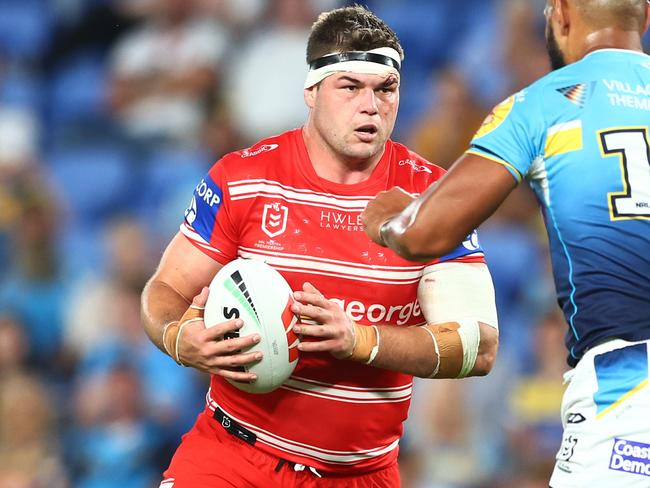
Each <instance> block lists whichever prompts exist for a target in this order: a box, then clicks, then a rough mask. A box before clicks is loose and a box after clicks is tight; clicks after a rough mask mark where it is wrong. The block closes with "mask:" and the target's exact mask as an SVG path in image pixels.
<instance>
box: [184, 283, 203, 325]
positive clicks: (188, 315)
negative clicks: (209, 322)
mask: <svg viewBox="0 0 650 488" xmlns="http://www.w3.org/2000/svg"><path fill="white" fill-rule="evenodd" d="M207 300H208V287H207V286H204V287H203V289H202V290H201V293H199V294H198V295H196V296H195V297H194V299H193V300H192V303H191V304H190V306H189V307H188V308H187V310H185V313H184V314H183V316H182V317H181V319H180V323H181V324H182V323H184V322H189V321H192V322H195V321H197V320H196V319H199V318H202V317H203V311H204V309H205V302H207Z"/></svg>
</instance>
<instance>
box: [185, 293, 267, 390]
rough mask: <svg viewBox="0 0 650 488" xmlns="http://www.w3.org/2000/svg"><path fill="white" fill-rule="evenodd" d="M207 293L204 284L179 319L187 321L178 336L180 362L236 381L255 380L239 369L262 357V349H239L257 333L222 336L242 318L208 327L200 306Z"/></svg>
mask: <svg viewBox="0 0 650 488" xmlns="http://www.w3.org/2000/svg"><path fill="white" fill-rule="evenodd" d="M208 294H209V290H208V288H207V287H204V288H203V290H201V293H199V294H198V295H197V296H195V297H194V300H193V301H192V305H190V307H189V308H188V309H187V311H186V312H185V314H183V317H182V318H181V320H180V324H181V325H182V324H183V322H186V324H185V326H184V327H183V328H182V329H181V330H180V336H179V337H178V349H177V352H178V360H179V362H181V363H182V364H184V365H186V366H191V367H193V368H196V369H198V370H200V371H204V372H206V373H212V374H216V375H219V376H223V377H224V378H230V379H232V380H235V381H240V382H243V383H251V382H253V381H255V380H256V379H257V376H256V375H255V374H253V373H245V372H243V371H241V367H242V366H246V365H248V364H252V363H255V362H257V361H259V360H260V359H262V353H261V352H260V351H256V352H241V351H242V350H245V349H247V348H249V347H251V346H253V345H255V344H257V343H258V342H259V341H260V335H259V334H251V335H247V336H244V337H236V338H232V339H230V338H224V336H225V335H226V334H228V333H229V332H237V331H238V330H239V329H240V328H241V327H242V326H243V325H244V322H243V321H242V320H241V319H232V320H227V321H225V322H222V323H220V324H216V325H214V326H213V327H210V328H207V327H206V326H205V322H204V321H203V310H204V308H205V303H206V302H207V300H208Z"/></svg>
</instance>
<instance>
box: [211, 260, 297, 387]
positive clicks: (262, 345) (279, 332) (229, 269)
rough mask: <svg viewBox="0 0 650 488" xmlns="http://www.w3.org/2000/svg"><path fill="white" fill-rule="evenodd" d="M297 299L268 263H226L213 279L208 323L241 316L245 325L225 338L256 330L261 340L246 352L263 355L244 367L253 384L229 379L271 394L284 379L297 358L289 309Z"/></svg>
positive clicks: (236, 383) (241, 385)
mask: <svg viewBox="0 0 650 488" xmlns="http://www.w3.org/2000/svg"><path fill="white" fill-rule="evenodd" d="M293 301H294V299H293V296H292V291H291V287H290V286H289V284H288V283H287V281H286V280H285V279H284V277H283V276H282V275H281V274H280V273H279V272H277V271H276V270H275V269H273V268H272V267H271V266H269V265H268V264H266V263H264V262H262V261H258V260H253V259H236V260H234V261H231V262H230V263H228V264H226V265H225V266H224V267H223V268H221V269H220V270H219V272H218V273H217V274H216V275H215V277H214V278H213V279H212V282H211V283H210V295H209V297H208V301H207V303H206V305H205V316H204V321H205V324H206V326H207V327H211V326H214V325H217V324H219V323H222V322H225V321H226V320H230V319H234V318H240V319H242V320H243V321H244V325H243V326H242V328H241V329H239V331H236V332H234V333H232V334H227V336H226V337H225V339H229V338H233V337H238V336H242V337H243V336H247V335H250V334H254V333H258V334H259V335H260V337H261V340H260V342H258V343H257V344H255V345H254V346H252V347H250V348H247V349H245V350H244V351H243V352H251V351H261V352H262V359H261V360H260V361H258V362H256V363H253V364H250V365H248V366H246V367H244V368H243V370H244V371H247V372H251V373H255V374H256V375H257V380H256V381H255V382H253V383H241V382H237V381H231V380H229V379H228V381H229V382H230V383H231V384H232V385H233V386H235V387H237V388H239V389H240V390H243V391H246V392H249V393H268V392H270V391H273V390H275V389H276V388H278V387H279V386H280V385H282V383H284V382H285V381H286V380H287V378H289V376H291V373H293V370H294V368H295V367H296V363H297V362H298V347H297V346H298V337H297V336H296V334H295V333H294V332H293V325H294V324H295V323H296V322H297V321H298V319H297V317H296V316H295V315H294V313H293V312H292V311H291V308H290V307H291V305H292V303H293Z"/></svg>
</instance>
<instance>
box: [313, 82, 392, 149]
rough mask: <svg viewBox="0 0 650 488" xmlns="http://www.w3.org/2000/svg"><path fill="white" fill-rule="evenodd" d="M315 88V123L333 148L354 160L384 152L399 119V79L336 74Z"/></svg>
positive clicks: (321, 134)
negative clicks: (397, 118) (396, 120)
mask: <svg viewBox="0 0 650 488" xmlns="http://www.w3.org/2000/svg"><path fill="white" fill-rule="evenodd" d="M315 89H316V90H317V92H316V94H315V98H314V106H313V107H312V110H313V112H312V116H313V120H314V123H315V126H316V129H317V130H318V132H319V134H320V136H321V137H322V138H323V140H324V141H325V143H326V144H327V145H328V146H330V148H332V149H333V150H334V151H335V152H336V153H337V154H339V155H340V156H342V157H343V158H344V159H349V160H355V161H363V160H366V159H370V158H372V157H373V156H375V155H377V154H378V153H380V152H381V151H383V148H384V144H385V142H386V140H387V139H388V138H389V137H390V134H391V133H392V131H393V127H394V126H395V119H396V117H397V108H398V106H399V79H398V77H397V76H395V75H392V74H390V75H386V76H380V75H372V74H358V73H337V74H334V75H331V76H329V77H327V78H325V79H324V80H323V81H322V82H321V84H320V86H318V87H317V88H315Z"/></svg>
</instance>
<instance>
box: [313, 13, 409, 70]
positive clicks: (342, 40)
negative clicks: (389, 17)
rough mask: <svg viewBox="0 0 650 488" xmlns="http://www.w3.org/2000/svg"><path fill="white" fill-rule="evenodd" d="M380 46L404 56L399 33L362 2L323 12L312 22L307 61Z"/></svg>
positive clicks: (402, 57) (401, 56)
mask: <svg viewBox="0 0 650 488" xmlns="http://www.w3.org/2000/svg"><path fill="white" fill-rule="evenodd" d="M379 47H392V48H393V49H395V50H396V51H397V52H398V53H399V55H400V58H401V59H404V50H403V49H402V46H401V45H400V43H399V39H398V38H397V34H395V32H394V31H393V30H392V29H391V28H390V27H388V25H386V23H385V22H384V21H383V20H381V19H380V18H379V17H377V16H376V15H375V14H373V13H372V12H371V11H370V10H368V9H366V8H364V7H362V6H361V5H354V6H352V7H342V8H337V9H335V10H330V11H329V12H323V13H322V14H320V15H319V16H318V19H316V22H314V24H313V25H312V28H311V34H310V35H309V40H308V41H307V64H310V63H311V62H312V61H314V60H315V59H318V58H320V57H321V56H325V55H326V54H331V53H338V52H346V51H369V50H371V49H376V48H379Z"/></svg>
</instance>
